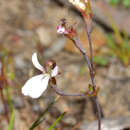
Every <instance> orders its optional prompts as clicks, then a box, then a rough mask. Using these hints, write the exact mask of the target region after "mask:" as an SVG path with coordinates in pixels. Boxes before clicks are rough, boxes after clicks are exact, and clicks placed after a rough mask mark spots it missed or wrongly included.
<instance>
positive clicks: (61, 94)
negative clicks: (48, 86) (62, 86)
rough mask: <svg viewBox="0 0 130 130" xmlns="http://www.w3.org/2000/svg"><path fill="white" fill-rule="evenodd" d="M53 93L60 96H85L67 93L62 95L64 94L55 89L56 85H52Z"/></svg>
mask: <svg viewBox="0 0 130 130" xmlns="http://www.w3.org/2000/svg"><path fill="white" fill-rule="evenodd" d="M52 88H53V89H54V90H55V92H56V93H57V94H58V95H60V96H86V95H85V94H67V93H64V92H61V91H60V90H59V89H58V88H57V85H54V86H53V87H52Z"/></svg>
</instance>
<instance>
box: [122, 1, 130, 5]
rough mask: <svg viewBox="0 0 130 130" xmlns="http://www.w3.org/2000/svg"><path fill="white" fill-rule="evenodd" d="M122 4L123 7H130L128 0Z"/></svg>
mask: <svg viewBox="0 0 130 130" xmlns="http://www.w3.org/2000/svg"><path fill="white" fill-rule="evenodd" d="M122 3H123V5H124V6H125V7H129V6H130V0H123V1H122Z"/></svg>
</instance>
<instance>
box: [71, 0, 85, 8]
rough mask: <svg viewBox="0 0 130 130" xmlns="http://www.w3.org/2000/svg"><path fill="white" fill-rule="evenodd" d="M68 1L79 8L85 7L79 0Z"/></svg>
mask: <svg viewBox="0 0 130 130" xmlns="http://www.w3.org/2000/svg"><path fill="white" fill-rule="evenodd" d="M69 2H70V3H72V4H73V5H74V6H76V7H77V8H79V9H81V10H85V9H86V5H85V3H84V2H81V0H69ZM85 2H86V3H87V0H85Z"/></svg>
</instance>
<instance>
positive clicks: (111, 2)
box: [110, 0, 120, 5]
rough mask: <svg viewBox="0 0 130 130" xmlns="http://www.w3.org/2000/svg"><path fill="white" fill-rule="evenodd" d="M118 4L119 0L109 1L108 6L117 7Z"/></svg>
mask: <svg viewBox="0 0 130 130" xmlns="http://www.w3.org/2000/svg"><path fill="white" fill-rule="evenodd" d="M119 3H120V0H111V1H110V4H112V5H117V4H119Z"/></svg>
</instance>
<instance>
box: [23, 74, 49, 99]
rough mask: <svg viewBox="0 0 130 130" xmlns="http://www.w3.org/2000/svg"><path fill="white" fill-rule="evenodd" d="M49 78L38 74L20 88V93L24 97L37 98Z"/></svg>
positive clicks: (44, 88)
mask: <svg viewBox="0 0 130 130" xmlns="http://www.w3.org/2000/svg"><path fill="white" fill-rule="evenodd" d="M49 78H50V76H49V75H47V74H45V75H43V74H40V75H37V76H34V77H32V78H30V79H29V80H28V81H27V82H26V83H25V85H24V86H23V87H22V93H23V94H24V95H25V96H30V97H32V98H39V97H40V96H41V95H42V93H43V92H44V91H45V90H46V88H47V86H48V82H49Z"/></svg>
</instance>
